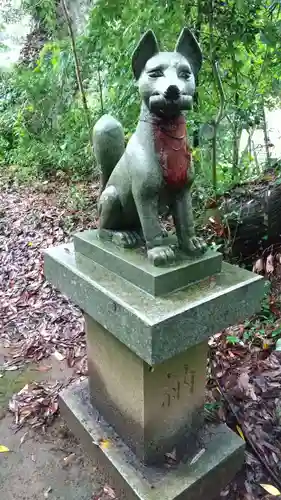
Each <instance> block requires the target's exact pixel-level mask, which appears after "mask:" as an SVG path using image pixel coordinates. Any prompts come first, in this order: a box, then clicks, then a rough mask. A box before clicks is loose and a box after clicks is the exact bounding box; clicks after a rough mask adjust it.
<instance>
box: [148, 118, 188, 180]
mask: <svg viewBox="0 0 281 500" xmlns="http://www.w3.org/2000/svg"><path fill="white" fill-rule="evenodd" d="M153 133H154V143H155V148H156V152H157V153H158V155H159V161H160V165H161V168H162V171H163V177H164V179H165V181H166V183H167V184H168V185H169V186H170V187H172V188H175V189H180V188H182V187H184V185H185V184H186V182H187V171H188V169H189V168H190V164H191V151H190V149H189V146H188V144H187V138H186V123H185V119H184V118H183V116H179V117H177V118H174V119H172V120H169V121H168V120H160V119H159V120H157V119H156V120H154V121H153Z"/></svg>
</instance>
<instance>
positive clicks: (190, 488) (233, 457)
mask: <svg viewBox="0 0 281 500" xmlns="http://www.w3.org/2000/svg"><path fill="white" fill-rule="evenodd" d="M60 407H61V411H62V415H63V417H64V418H65V420H66V422H67V424H68V425H69V427H70V429H71V430H72V431H73V432H74V434H75V435H76V436H77V437H78V438H80V439H81V441H82V442H83V444H84V446H85V449H86V450H87V451H88V452H89V454H90V456H91V457H92V459H93V461H94V462H95V464H96V466H97V467H98V468H99V469H100V471H101V473H102V474H103V475H104V480H105V481H106V482H107V483H108V484H110V486H111V487H112V488H113V489H114V490H115V493H116V496H117V498H119V499H122V500H123V499H126V500H136V499H141V500H158V499H159V500H163V499H164V500H174V499H177V500H180V499H183V498H188V500H201V499H202V500H203V499H204V500H205V499H208V500H209V499H210V500H211V499H213V498H215V497H217V496H218V495H219V492H220V490H221V489H222V488H223V487H225V485H226V484H227V483H228V482H229V481H230V480H231V479H232V478H233V476H234V475H235V474H236V472H237V471H238V470H239V469H240V467H241V465H242V463H243V460H244V443H243V441H242V439H240V438H239V437H238V436H237V435H236V434H235V433H233V432H231V431H230V430H229V429H228V428H227V427H226V426H225V425H218V426H214V425H212V426H211V425H210V426H208V427H206V428H205V429H202V431H201V433H200V434H199V435H198V439H197V443H198V448H197V450H196V451H195V453H194V455H193V457H189V459H188V460H183V461H182V462H180V463H179V464H178V465H175V466H173V467H170V468H167V467H165V466H158V467H157V468H156V467H153V466H145V465H143V464H142V463H141V462H140V461H139V460H138V459H137V457H136V456H135V455H134V454H133V452H132V451H131V450H130V449H129V448H128V447H127V446H126V445H125V444H124V442H123V441H122V440H121V439H120V438H119V436H118V435H117V434H116V433H115V432H114V430H113V429H112V427H110V426H109V425H108V424H107V423H106V422H105V421H104V419H103V418H102V417H101V416H100V414H99V413H98V412H97V411H96V410H95V409H94V408H93V406H92V405H91V403H90V400H89V389H88V381H87V380H84V381H83V382H80V383H78V384H74V385H73V386H71V387H69V388H68V389H66V390H64V391H63V392H62V393H61V395H60ZM204 449H205V451H203V450H204ZM200 451H201V453H199V454H198V452H200ZM196 455H197V457H199V458H198V459H197V460H196V458H195V457H196ZM199 455H200V456H199ZM192 458H193V459H194V463H193V464H192V463H191V462H192Z"/></svg>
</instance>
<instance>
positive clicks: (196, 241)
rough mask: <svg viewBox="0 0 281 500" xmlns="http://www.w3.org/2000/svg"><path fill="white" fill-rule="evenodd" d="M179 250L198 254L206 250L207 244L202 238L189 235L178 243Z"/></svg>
mask: <svg viewBox="0 0 281 500" xmlns="http://www.w3.org/2000/svg"><path fill="white" fill-rule="evenodd" d="M180 248H181V250H183V251H184V252H185V253H187V254H190V255H194V254H195V255H200V254H203V253H205V252H206V250H207V248H208V247H207V245H206V243H205V241H204V240H203V239H202V238H199V237H198V236H190V238H187V239H186V240H185V241H184V242H182V243H181V245H180Z"/></svg>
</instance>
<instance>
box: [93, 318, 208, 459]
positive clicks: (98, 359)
mask: <svg viewBox="0 0 281 500" xmlns="http://www.w3.org/2000/svg"><path fill="white" fill-rule="evenodd" d="M85 320H86V333H87V354H88V370H89V384H90V392H91V400H92V402H93V405H94V406H95V407H96V408H97V409H98V410H99V411H100V412H101V414H102V415H103V417H104V418H105V419H106V421H107V422H108V423H109V424H110V425H112V426H113V427H114V428H115V430H116V432H117V433H118V434H119V436H120V437H121V438H122V439H123V441H125V442H126V443H127V444H128V445H129V446H130V447H131V448H132V450H133V451H134V452H135V453H136V454H137V456H138V457H139V458H140V459H141V460H143V461H144V462H146V463H152V462H157V463H159V462H161V460H162V461H163V460H164V458H165V453H167V452H169V451H171V450H172V449H174V448H176V449H177V452H178V453H180V452H181V450H182V447H183V446H184V443H185V439H187V438H189V439H190V436H191V437H193V436H194V435H195V432H196V431H197V430H198V429H199V428H200V427H201V426H202V423H203V408H204V400H205V384H206V365H207V351H208V342H207V340H206V341H205V342H202V343H201V344H199V345H197V346H194V347H191V348H190V349H188V350H187V351H185V352H183V353H181V354H178V355H177V356H174V357H173V358H170V359H169V360H167V361H165V362H164V363H161V364H159V365H156V366H154V368H153V369H151V367H150V366H149V365H148V364H147V363H146V362H145V361H143V360H142V359H141V358H139V357H138V356H137V355H136V354H135V353H134V352H132V351H131V350H129V349H128V347H126V346H125V345H124V344H122V343H121V342H120V341H119V340H118V339H117V338H116V337H114V335H112V334H111V333H109V332H108V330H105V328H103V327H102V326H101V325H99V324H98V323H96V322H95V321H93V320H92V319H91V318H90V317H89V316H88V315H86V316H85ZM191 441H192V439H191ZM191 441H190V445H189V448H190V451H191V448H192V446H191Z"/></svg>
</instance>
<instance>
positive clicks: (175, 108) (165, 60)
mask: <svg viewBox="0 0 281 500" xmlns="http://www.w3.org/2000/svg"><path fill="white" fill-rule="evenodd" d="M132 64H133V71H134V75H135V78H136V80H137V84H138V88H139V93H140V95H141V98H142V100H143V102H144V103H145V104H146V106H147V108H148V109H149V111H150V112H151V113H154V114H156V115H158V114H159V115H162V116H163V115H168V116H169V115H177V114H180V113H181V111H184V110H188V109H191V108H192V103H193V96H194V92H195V77H196V74H197V72H198V71H199V69H200V67H201V64H202V54H201V50H200V48H199V46H198V44H197V41H196V40H195V39H194V37H193V35H192V34H191V32H190V31H189V30H186V31H183V33H182V34H181V37H180V38H179V40H178V42H177V44H176V48H175V51H174V52H159V48H158V43H157V40H156V38H155V36H154V34H153V32H148V33H146V35H145V36H144V37H143V38H142V39H141V41H140V43H139V45H138V47H137V49H136V51H135V53H134V55H133V60H132Z"/></svg>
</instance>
